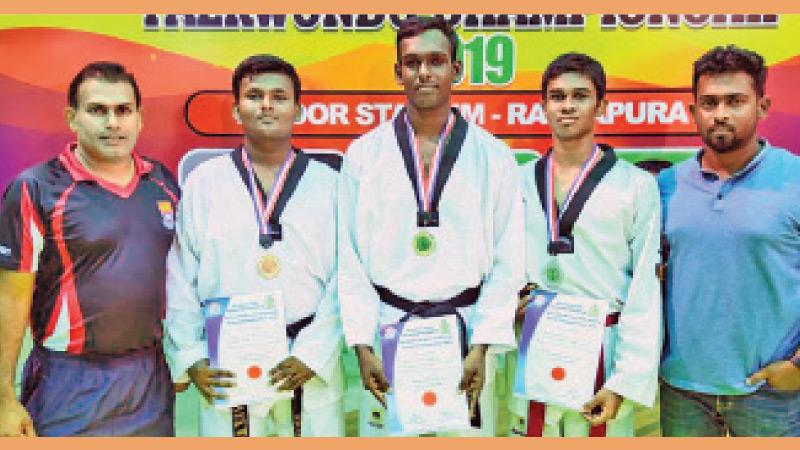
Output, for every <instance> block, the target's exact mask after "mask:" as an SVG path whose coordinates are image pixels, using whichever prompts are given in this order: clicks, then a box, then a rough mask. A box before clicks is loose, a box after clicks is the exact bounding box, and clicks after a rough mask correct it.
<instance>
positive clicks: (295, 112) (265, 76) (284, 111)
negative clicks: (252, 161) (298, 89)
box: [233, 72, 300, 140]
mask: <svg viewBox="0 0 800 450" xmlns="http://www.w3.org/2000/svg"><path fill="white" fill-rule="evenodd" d="M299 114H300V105H299V104H297V103H295V100H294V87H293V85H292V80H291V79H290V78H289V77H288V76H287V75H285V74H283V73H279V72H265V73H259V74H256V75H252V76H246V77H244V78H242V82H241V86H240V90H239V98H238V99H237V103H236V104H235V105H234V106H233V117H234V119H235V120H236V122H238V123H239V124H240V125H242V128H243V129H244V134H245V136H246V137H247V138H248V139H251V140H262V139H269V140H283V139H290V138H291V136H292V125H293V124H294V121H295V118H297V117H298V116H299Z"/></svg>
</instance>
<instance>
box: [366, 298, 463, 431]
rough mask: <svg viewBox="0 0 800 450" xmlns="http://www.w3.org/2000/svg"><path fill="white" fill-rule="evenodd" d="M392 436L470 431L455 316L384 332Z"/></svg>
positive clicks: (385, 328)
mask: <svg viewBox="0 0 800 450" xmlns="http://www.w3.org/2000/svg"><path fill="white" fill-rule="evenodd" d="M381 350H382V358H383V371H384V373H385V374H386V379H387V380H388V381H389V386H390V390H389V393H388V394H387V395H386V402H387V421H386V422H387V428H388V432H389V434H395V435H397V434H421V433H434V432H439V431H456V430H465V429H469V428H470V424H469V410H468V407H467V396H466V394H465V393H463V392H459V390H458V383H459V381H461V376H462V374H463V361H462V360H461V358H462V356H461V337H460V330H459V328H458V322H457V321H456V316H455V315H453V314H448V315H446V316H440V317H431V318H412V319H410V320H408V321H405V322H400V323H397V324H390V325H384V326H382V327H381Z"/></svg>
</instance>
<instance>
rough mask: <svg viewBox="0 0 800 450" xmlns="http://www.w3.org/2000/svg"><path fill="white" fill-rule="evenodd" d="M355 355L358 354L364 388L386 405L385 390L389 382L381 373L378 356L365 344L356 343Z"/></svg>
mask: <svg viewBox="0 0 800 450" xmlns="http://www.w3.org/2000/svg"><path fill="white" fill-rule="evenodd" d="M355 350H356V356H358V366H359V367H360V368H361V382H362V383H363V384H364V388H365V389H367V390H368V391H370V392H372V395H374V396H375V398H377V399H378V401H379V402H381V405H383V407H384V408H385V407H386V391H388V390H389V382H388V381H387V380H386V376H385V375H384V374H383V366H382V365H381V362H380V361H379V360H378V358H376V357H375V355H374V354H373V353H372V349H371V348H370V347H368V346H366V345H356V348H355Z"/></svg>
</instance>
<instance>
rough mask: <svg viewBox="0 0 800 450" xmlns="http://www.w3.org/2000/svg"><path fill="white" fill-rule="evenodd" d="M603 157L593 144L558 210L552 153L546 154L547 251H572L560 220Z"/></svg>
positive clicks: (572, 245)
mask: <svg viewBox="0 0 800 450" xmlns="http://www.w3.org/2000/svg"><path fill="white" fill-rule="evenodd" d="M602 157H603V152H602V151H601V150H600V147H599V146H597V145H595V146H594V149H593V150H592V154H591V155H589V157H588V158H587V159H586V161H584V162H583V165H582V166H581V169H580V172H578V176H576V177H575V179H574V180H573V181H572V185H571V186H570V187H569V190H568V191H567V196H566V197H565V198H564V204H562V205H561V209H560V210H559V208H558V205H557V204H556V189H555V182H556V177H555V167H554V164H553V157H552V155H548V157H547V161H546V164H547V166H546V169H545V180H544V181H545V189H546V191H545V201H546V203H545V211H544V212H545V217H546V219H547V237H548V239H549V242H548V248H547V250H548V253H550V254H551V255H557V254H559V253H573V252H574V251H575V248H574V241H573V240H572V236H570V233H562V232H561V231H562V230H561V222H562V220H563V219H564V213H565V212H566V211H567V209H569V207H570V205H571V204H572V199H573V198H574V197H575V194H576V193H577V192H578V190H579V189H580V188H581V186H583V183H584V181H585V180H586V178H587V177H588V176H589V174H590V173H591V172H592V170H593V169H594V168H595V166H597V164H598V163H599V162H600V159H601V158H602Z"/></svg>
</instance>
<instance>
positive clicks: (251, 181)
mask: <svg viewBox="0 0 800 450" xmlns="http://www.w3.org/2000/svg"><path fill="white" fill-rule="evenodd" d="M240 151H241V158H242V160H241V168H239V172H240V175H241V177H242V179H243V181H244V182H245V186H247V189H248V191H249V193H250V196H251V200H252V201H253V210H254V211H255V216H256V222H257V223H258V242H259V244H260V245H261V246H262V247H263V248H265V249H268V248H270V247H271V246H272V244H274V243H275V242H276V241H280V240H281V239H282V238H283V234H282V231H281V224H280V223H279V222H278V219H279V217H280V215H281V213H282V212H283V208H284V207H285V206H286V202H287V201H288V200H289V197H291V195H292V193H293V192H294V189H295V188H296V187H297V183H298V182H299V179H300V176H302V173H303V170H305V166H306V164H307V161H306V160H305V159H304V155H303V153H301V152H298V151H295V150H294V149H292V150H291V151H289V152H288V153H287V154H286V159H285V160H284V161H283V164H281V167H280V169H279V170H278V172H277V173H276V174H275V180H274V181H273V183H272V186H271V187H270V190H269V194H268V195H266V194H264V193H263V192H262V188H261V185H260V184H259V183H258V181H257V180H256V176H255V170H254V169H253V165H252V163H251V162H250V158H249V157H248V155H247V150H246V149H245V148H241V150H240ZM235 162H236V158H234V163H235ZM237 168H238V167H237Z"/></svg>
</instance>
